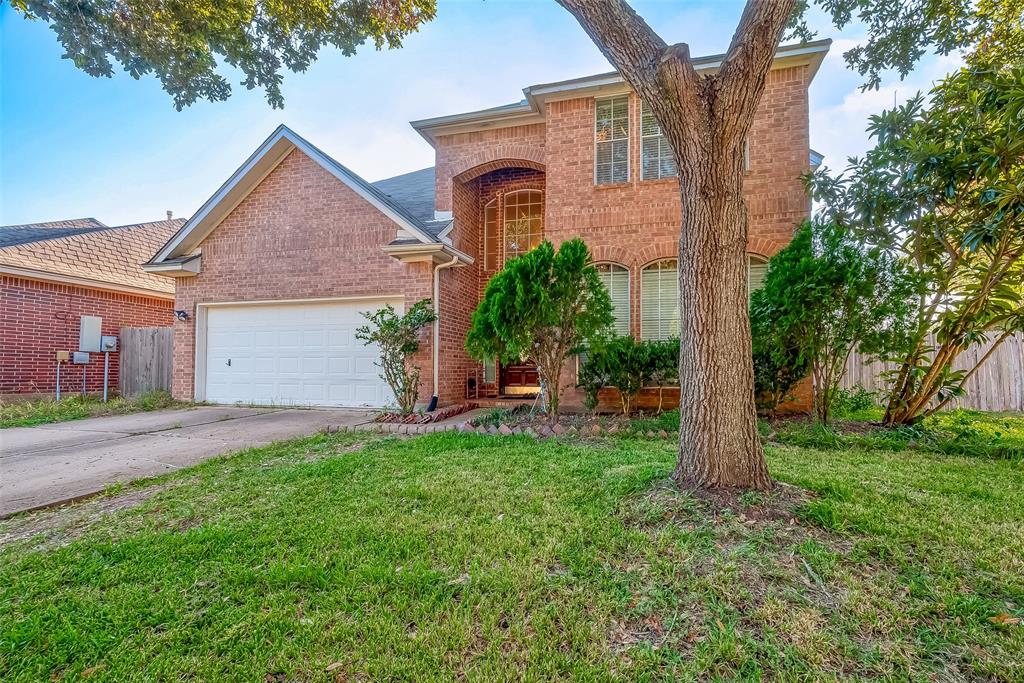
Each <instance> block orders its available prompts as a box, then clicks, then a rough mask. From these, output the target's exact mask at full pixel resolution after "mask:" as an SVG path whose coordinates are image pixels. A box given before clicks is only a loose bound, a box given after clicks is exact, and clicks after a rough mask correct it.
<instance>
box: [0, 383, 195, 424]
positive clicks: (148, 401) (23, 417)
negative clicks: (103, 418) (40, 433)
mask: <svg viewBox="0 0 1024 683" xmlns="http://www.w3.org/2000/svg"><path fill="white" fill-rule="evenodd" d="M177 405H179V404H178V403H177V402H176V401H175V400H174V399H173V398H171V395H170V394H169V393H167V392H166V391H154V392H152V393H149V394H144V395H143V396H139V397H137V398H112V399H110V400H109V401H107V402H106V403H104V402H103V401H102V400H101V399H100V398H99V397H97V396H91V395H90V396H70V397H68V398H63V399H61V400H60V401H54V400H53V399H38V400H33V401H12V402H9V403H0V429H3V428H5V427H31V426H32V425H38V424H46V423H49V422H65V421H67V420H80V419H82V418H86V417H98V416H100V415H123V414H126V413H138V412H143V411H148V410H160V409H161V408H172V407H175V406H177Z"/></svg>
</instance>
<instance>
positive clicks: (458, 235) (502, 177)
mask: <svg viewBox="0 0 1024 683" xmlns="http://www.w3.org/2000/svg"><path fill="white" fill-rule="evenodd" d="M809 82H810V71H809V67H807V66H797V67H791V68H785V69H776V70H773V71H771V72H770V73H769V76H768V83H767V86H766V88H765V93H764V97H763V98H762V101H761V104H760V107H759V109H758V112H757V115H756V117H755V121H754V124H753V127H752V129H751V132H750V135H749V138H748V150H749V168H748V170H747V171H746V176H745V178H744V194H745V199H746V201H747V207H748V211H749V233H748V251H749V252H750V253H752V254H756V255H758V256H762V257H769V256H771V255H773V254H774V253H776V252H777V251H778V250H779V249H781V248H782V247H783V246H785V245H786V244H787V243H788V242H789V240H790V239H791V237H792V234H793V230H794V227H795V226H796V225H797V223H799V222H800V221H801V220H802V219H804V218H806V217H807V216H808V214H809V209H810V203H809V200H808V198H807V194H806V192H805V191H804V189H803V186H802V184H801V182H800V180H799V176H800V174H802V173H804V172H805V171H807V170H808V166H809V154H810V149H809V140H808V101H807V87H808V85H809ZM594 115H595V100H594V98H593V97H580V98H575V99H564V100H559V101H553V102H548V103H547V105H546V111H545V123H544V124H543V125H539V126H538V125H530V126H515V127H509V128H502V129H496V130H486V131H479V132H473V133H459V134H455V135H449V136H438V138H437V142H436V149H437V176H436V184H437V191H438V197H437V205H438V207H439V208H441V207H452V208H453V211H454V217H455V222H456V226H457V227H456V230H455V231H454V233H453V237H454V238H455V239H456V240H458V241H457V242H456V246H458V245H459V244H460V243H461V244H466V245H467V246H472V247H475V250H469V249H465V250H466V251H468V253H471V254H473V255H474V256H475V258H476V259H477V264H476V269H477V271H478V273H479V280H480V282H479V287H480V291H481V292H482V290H483V287H484V286H485V285H486V282H487V279H488V278H489V277H490V276H491V275H492V274H493V273H491V272H485V271H484V269H483V261H484V258H483V250H482V244H481V243H480V241H479V239H478V240H477V241H476V242H475V243H472V244H471V242H472V240H471V239H470V235H472V234H475V235H477V236H479V235H481V234H482V220H483V219H482V216H483V206H484V205H485V204H486V203H487V202H488V201H490V200H491V199H492V198H493V197H494V196H496V195H499V194H501V193H503V192H507V191H510V190H511V189H518V188H521V187H540V188H542V189H544V192H545V194H544V204H545V213H544V236H545V238H546V239H549V240H551V241H552V242H553V243H555V245H558V244H559V243H561V242H562V241H564V240H567V239H571V238H574V237H582V238H583V239H584V240H585V241H586V242H587V244H588V245H589V246H590V248H591V250H592V252H593V254H594V260H595V261H597V262H613V263H617V264H619V265H622V266H625V267H626V268H628V269H629V271H630V310H631V323H630V326H631V330H632V332H633V334H634V335H639V333H640V315H639V311H640V296H641V293H640V272H641V270H642V269H643V268H644V267H645V266H647V265H649V264H650V263H652V262H653V261H657V260H660V259H664V258H675V257H676V256H677V254H678V235H679V216H680V201H679V194H678V192H679V190H678V184H677V183H676V181H675V179H674V178H669V179H660V180H642V179H641V177H640V173H639V170H638V169H640V168H641V164H640V144H639V139H640V100H639V98H638V97H637V96H635V95H631V96H630V165H631V173H630V180H629V181H628V182H626V183H619V184H615V185H604V186H598V185H595V184H594V177H593V168H594ZM501 149H505V150H507V151H508V152H509V157H508V158H506V159H504V160H502V159H501V158H500V157H496V156H495V150H501ZM531 150H532V151H531ZM531 154H532V158H530V161H531V162H539V161H541V160H542V157H541V154H543V161H544V163H543V166H541V165H540V164H539V163H529V164H523V163H521V161H518V160H521V159H523V158H524V157H525V158H529V156H530V155H531ZM492 169H497V170H492ZM538 169H540V170H538ZM446 174H447V175H448V176H449V177H448V178H446V177H445V176H446ZM445 193H448V194H447V195H446V194H445ZM474 196H475V198H476V201H475V207H474V206H473V204H474V202H473V199H472V198H473V197H474ZM460 248H464V247H460ZM441 304H442V312H444V311H446V307H447V306H448V305H449V302H448V301H446V299H445V297H442V302H441ZM452 305H453V306H458V307H460V308H461V307H463V306H464V303H463V302H461V301H459V302H457V303H453V304H452ZM470 365H471V367H470V368H469V369H465V371H466V372H467V373H468V372H472V371H473V370H472V364H470ZM570 365H571V364H570ZM456 369H457V371H459V372H463V371H464V367H463V364H462V363H460V364H459V365H458V366H457V368H456ZM574 383H575V367H569V368H567V371H566V373H565V375H564V376H563V384H564V385H565V386H567V387H569V390H568V391H567V392H566V396H565V398H564V399H563V400H564V405H565V406H566V407H567V408H569V409H571V408H574V407H578V406H580V405H581V403H582V394H581V392H579V391H577V390H575V389H574V388H572V386H573V384H574ZM667 400H673V401H677V400H678V396H677V395H675V394H670V395H667Z"/></svg>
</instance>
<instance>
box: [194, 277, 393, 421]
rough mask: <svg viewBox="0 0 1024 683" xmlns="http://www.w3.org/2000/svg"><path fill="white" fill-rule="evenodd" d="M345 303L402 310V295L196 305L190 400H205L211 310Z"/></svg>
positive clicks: (214, 302) (216, 302)
mask: <svg viewBox="0 0 1024 683" xmlns="http://www.w3.org/2000/svg"><path fill="white" fill-rule="evenodd" d="M346 301H385V302H398V303H400V304H401V306H402V307H403V308H404V306H405V295H404V294H376V295H370V296H330V297H317V298H313V299H263V300H260V301H207V302H203V303H199V304H196V311H195V318H196V329H195V350H194V366H193V367H194V371H193V373H192V400H193V401H196V402H201V401H205V400H206V350H207V325H208V324H209V321H208V318H209V311H210V309H211V308H227V307H236V306H277V305H281V304H285V305H287V304H298V305H302V304H319V303H331V302H346Z"/></svg>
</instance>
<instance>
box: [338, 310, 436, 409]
mask: <svg viewBox="0 0 1024 683" xmlns="http://www.w3.org/2000/svg"><path fill="white" fill-rule="evenodd" d="M363 317H364V318H366V319H367V320H368V321H370V324H369V325H363V326H361V327H359V328H357V329H356V339H358V340H360V341H361V342H363V343H364V344H365V345H367V346H369V345H370V344H377V346H378V347H380V360H379V361H377V362H376V365H377V367H379V368H380V369H381V375H380V377H381V379H383V380H384V381H385V382H387V385H388V386H389V387H391V392H392V393H393V394H394V395H395V400H396V401H398V407H399V409H400V410H401V411H402V414H404V415H408V414H409V413H411V412H412V411H413V409H414V408H415V407H416V399H417V397H418V396H419V391H420V369H419V368H418V367H417V366H416V364H415V363H413V362H412V357H413V356H414V355H415V354H416V352H417V351H419V350H420V336H421V331H422V330H423V328H425V327H426V326H427V325H429V324H431V323H432V322H434V320H435V319H436V316H435V315H434V311H433V310H432V309H431V302H430V299H423V300H421V301H417V302H416V303H415V304H413V305H412V307H410V308H409V310H408V311H406V312H405V314H404V315H399V314H398V313H396V312H395V309H394V307H393V306H392V305H391V304H386V305H385V306H383V307H381V308H378V309H377V310H375V311H364V312H363Z"/></svg>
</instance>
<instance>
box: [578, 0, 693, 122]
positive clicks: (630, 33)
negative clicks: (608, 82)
mask: <svg viewBox="0 0 1024 683" xmlns="http://www.w3.org/2000/svg"><path fill="white" fill-rule="evenodd" d="M558 3H559V4H560V5H562V7H564V8H565V9H567V10H569V12H570V13H571V14H572V15H573V16H574V17H576V20H577V21H579V22H580V26H582V27H583V30H584V31H586V32H587V35H589V36H590V38H591V39H592V40H593V41H594V43H595V44H596V45H597V47H598V49H600V50H601V53H602V54H604V56H605V57H607V58H608V61H609V62H611V63H612V66H614V67H615V68H616V69H617V70H618V72H619V73H620V74H621V75H622V77H623V78H624V79H625V80H626V82H627V83H629V84H630V85H631V86H632V87H633V89H634V90H635V91H636V92H637V94H639V95H640V98H641V99H643V100H644V101H645V102H647V103H648V104H650V105H651V106H653V107H657V106H658V104H659V103H660V102H661V101H662V100H663V99H665V98H666V97H668V98H673V97H674V98H680V99H682V98H694V97H695V95H696V87H697V84H698V83H699V81H700V76H699V75H698V74H697V72H696V70H695V69H694V68H693V64H692V63H691V62H690V50H689V48H688V47H687V46H686V45H685V44H679V45H672V46H668V45H666V44H665V41H664V40H662V39H661V37H659V36H658V34H657V33H655V32H654V31H653V30H652V29H651V27H650V26H648V25H647V22H645V21H644V20H643V18H642V17H640V15H638V14H637V13H636V12H635V11H634V10H633V8H632V7H630V6H629V4H628V3H627V2H625V0H558ZM673 76H676V78H673ZM675 83H681V84H683V90H682V91H681V92H680V91H679V89H678V88H676V87H673V85H672V84H675Z"/></svg>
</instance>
